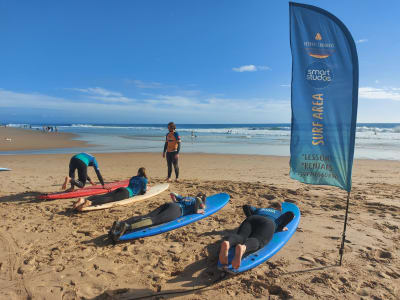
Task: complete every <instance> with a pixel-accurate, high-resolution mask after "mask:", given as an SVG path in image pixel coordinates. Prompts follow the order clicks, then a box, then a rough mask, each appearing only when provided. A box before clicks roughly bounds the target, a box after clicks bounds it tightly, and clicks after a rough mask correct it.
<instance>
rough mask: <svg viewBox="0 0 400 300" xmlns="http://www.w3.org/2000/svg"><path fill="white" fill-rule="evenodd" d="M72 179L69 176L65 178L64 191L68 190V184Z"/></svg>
mask: <svg viewBox="0 0 400 300" xmlns="http://www.w3.org/2000/svg"><path fill="white" fill-rule="evenodd" d="M70 179H71V178H69V177H68V176H67V177H65V180H64V183H63V185H62V189H63V190H65V189H66V188H67V184H68V182H69V181H70Z"/></svg>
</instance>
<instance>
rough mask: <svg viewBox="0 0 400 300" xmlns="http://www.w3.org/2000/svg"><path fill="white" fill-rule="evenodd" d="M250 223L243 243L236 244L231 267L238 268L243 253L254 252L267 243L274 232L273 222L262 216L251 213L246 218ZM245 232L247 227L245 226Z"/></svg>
mask: <svg viewBox="0 0 400 300" xmlns="http://www.w3.org/2000/svg"><path fill="white" fill-rule="evenodd" d="M247 221H248V223H249V224H250V225H251V233H250V235H249V236H248V238H247V239H246V240H245V242H244V243H243V244H237V245H236V248H235V257H234V258H233V260H232V267H233V268H235V269H238V268H239V267H240V264H241V262H242V258H243V255H245V254H249V253H251V252H254V251H256V250H258V249H260V248H261V247H263V246H264V245H266V244H268V243H269V241H270V240H271V239H272V236H273V235H274V232H275V222H274V221H272V220H271V219H269V218H266V217H264V216H258V215H253V216H251V217H249V218H247ZM245 230H246V233H247V232H248V228H245Z"/></svg>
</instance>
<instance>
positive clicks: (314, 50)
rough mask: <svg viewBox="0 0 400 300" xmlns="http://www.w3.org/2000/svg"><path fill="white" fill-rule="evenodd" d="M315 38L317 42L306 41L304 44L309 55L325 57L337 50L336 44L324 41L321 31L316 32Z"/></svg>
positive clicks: (319, 57)
mask: <svg viewBox="0 0 400 300" xmlns="http://www.w3.org/2000/svg"><path fill="white" fill-rule="evenodd" d="M314 39H315V40H316V41H317V42H304V46H305V48H306V51H307V54H308V55H309V56H311V57H314V58H318V59H324V58H328V57H329V56H331V55H332V54H333V52H334V51H335V49H334V48H335V44H333V43H324V42H322V35H321V33H319V32H317V33H316V34H315V37H314Z"/></svg>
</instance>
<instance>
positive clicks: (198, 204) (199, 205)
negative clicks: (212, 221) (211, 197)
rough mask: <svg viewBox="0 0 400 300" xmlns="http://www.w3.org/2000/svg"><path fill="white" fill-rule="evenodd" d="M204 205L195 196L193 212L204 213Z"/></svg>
mask: <svg viewBox="0 0 400 300" xmlns="http://www.w3.org/2000/svg"><path fill="white" fill-rule="evenodd" d="M205 208H206V205H205V204H204V203H203V201H201V199H200V198H199V197H197V198H196V203H195V205H194V213H195V214H204V213H205Z"/></svg>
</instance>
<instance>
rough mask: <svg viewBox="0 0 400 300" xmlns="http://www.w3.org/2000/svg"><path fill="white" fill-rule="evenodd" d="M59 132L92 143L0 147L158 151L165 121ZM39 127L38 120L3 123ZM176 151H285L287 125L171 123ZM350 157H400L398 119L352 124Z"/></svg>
mask: <svg viewBox="0 0 400 300" xmlns="http://www.w3.org/2000/svg"><path fill="white" fill-rule="evenodd" d="M47 125H48V126H57V130H58V131H59V132H70V133H75V134H77V135H78V137H77V138H76V139H78V140H83V141H87V142H89V143H90V144H95V145H96V146H95V147H86V148H69V149H46V150H29V151H9V152H0V155H1V154H2V155H5V154H19V153H20V154H23V153H24V154H27V153H29V154H35V153H37V154H39V153H40V154H46V153H76V152H81V151H86V152H91V153H100V152H160V153H161V152H162V150H163V147H164V141H165V134H166V133H167V128H166V124H124V125H121V124H57V125H51V124H50V125H49V124H47ZM8 126H10V127H31V128H32V130H42V128H43V124H8ZM177 131H178V133H179V134H180V136H181V139H182V146H181V151H182V153H188V152H189V153H194V152H198V153H222V154H255V155H278V156H289V155H290V124H177ZM354 157H355V158H356V159H387V160H400V123H360V124H357V133H356V147H355V153H354Z"/></svg>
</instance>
